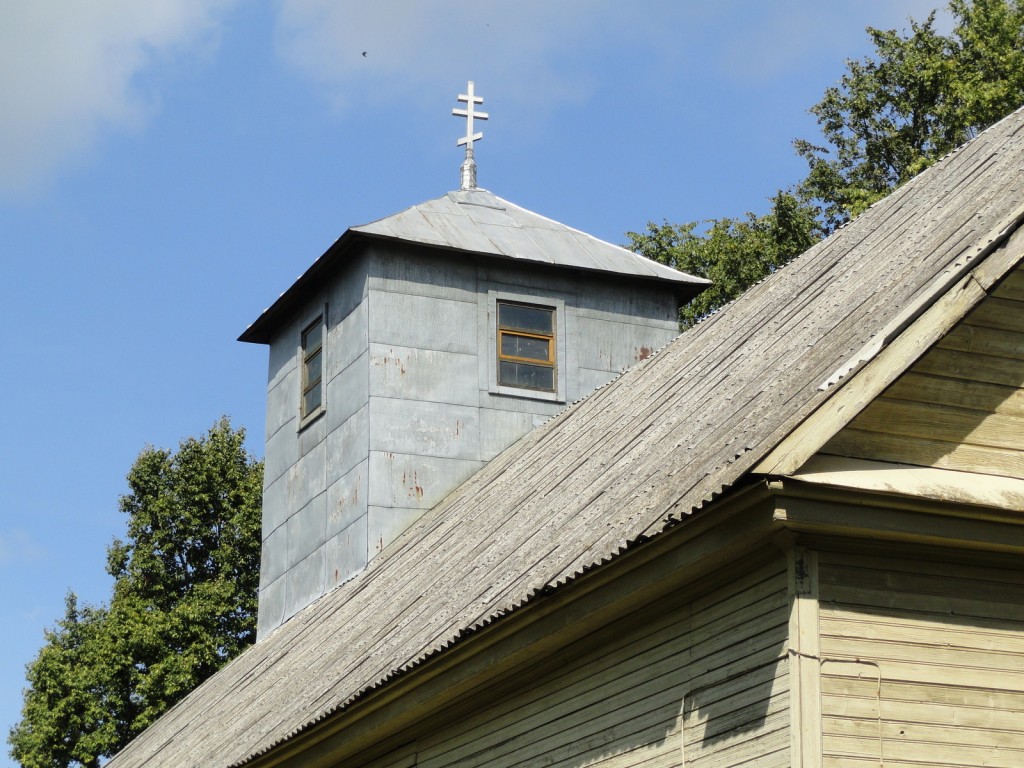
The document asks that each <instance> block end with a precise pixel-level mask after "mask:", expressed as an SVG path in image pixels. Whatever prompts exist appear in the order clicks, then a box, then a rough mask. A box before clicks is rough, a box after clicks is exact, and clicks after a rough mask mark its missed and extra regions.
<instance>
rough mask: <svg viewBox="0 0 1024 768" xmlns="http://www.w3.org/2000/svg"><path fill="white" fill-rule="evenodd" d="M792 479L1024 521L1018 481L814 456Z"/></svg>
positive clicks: (1023, 488)
mask: <svg viewBox="0 0 1024 768" xmlns="http://www.w3.org/2000/svg"><path fill="white" fill-rule="evenodd" d="M792 479H793V480H797V481H799V482H802V483H810V484H812V485H817V486H823V487H828V488H837V489H838V488H845V489H847V490H850V491H866V492H870V493H880V494H887V495H895V496H901V497H910V498H921V499H928V500H930V501H933V502H949V503H953V504H957V505H967V506H969V507H973V508H987V509H989V510H991V511H990V512H989V513H988V514H989V516H990V517H991V519H1006V520H1013V519H1020V520H1024V480H1021V479H1019V478H1014V477H1001V476H998V475H983V474H979V473H976V472H962V471H956V470H951V469H938V468H934V467H916V466H910V465H907V464H893V463H890V462H884V461H871V460H868V459H851V458H845V457H842V456H829V455H824V454H816V455H814V456H812V457H811V458H810V459H809V460H808V461H807V462H806V463H805V464H804V465H803V466H802V467H801V468H800V470H799V471H798V472H796V473H795V474H794V475H792ZM979 514H980V512H979Z"/></svg>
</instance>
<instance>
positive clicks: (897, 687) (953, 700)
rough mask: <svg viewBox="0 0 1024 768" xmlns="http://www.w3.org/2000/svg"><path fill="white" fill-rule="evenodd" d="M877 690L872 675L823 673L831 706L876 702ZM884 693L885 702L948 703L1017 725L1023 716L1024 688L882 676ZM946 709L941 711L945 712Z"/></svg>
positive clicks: (962, 712) (963, 713) (960, 711)
mask: <svg viewBox="0 0 1024 768" xmlns="http://www.w3.org/2000/svg"><path fill="white" fill-rule="evenodd" d="M877 693H878V684H877V682H876V681H875V680H874V679H872V678H866V677H841V676H839V675H826V676H824V677H822V694H823V696H825V697H827V698H828V700H829V702H834V703H833V704H830V706H841V705H842V702H844V701H846V700H851V701H852V700H857V701H861V700H863V701H866V702H870V703H872V706H874V702H875V701H876V698H875V697H876V696H877ZM881 694H882V700H883V702H885V706H890V705H891V706H893V707H899V706H902V705H910V704H915V705H916V704H921V705H922V706H930V707H940V708H942V707H945V708H947V709H948V710H949V711H952V712H954V713H957V714H956V715H955V716H956V717H971V718H982V717H993V718H1003V717H1006V718H1009V719H1012V720H1013V721H1014V722H1017V723H1018V725H1020V724H1021V719H1020V717H1019V716H1018V714H1017V713H1019V712H1021V711H1024V691H1010V690H1006V689H996V688H980V687H971V686H955V685H948V684H947V683H945V682H943V683H940V684H938V685H930V684H927V683H923V682H907V681H901V680H888V679H885V680H882V689H881ZM947 709H940V710H938V711H942V712H945V711H947Z"/></svg>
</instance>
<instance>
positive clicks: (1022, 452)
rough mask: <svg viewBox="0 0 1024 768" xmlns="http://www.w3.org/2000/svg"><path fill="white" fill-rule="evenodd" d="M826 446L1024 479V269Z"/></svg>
mask: <svg viewBox="0 0 1024 768" xmlns="http://www.w3.org/2000/svg"><path fill="white" fill-rule="evenodd" d="M822 452H823V453H831V454H836V455H840V456H852V457H856V458H862V459H879V460H883V461H893V462H898V463H903V464H914V465H918V466H927V467H939V468H943V469H955V470H961V471H969V472H979V473H982V474H995V475H1002V476H1005V477H1016V478H1024V268H1022V267H1020V266H1018V267H1017V268H1016V270H1014V271H1013V272H1011V273H1010V275H1009V276H1008V277H1007V278H1006V279H1004V280H1003V282H1002V283H1001V284H1000V285H999V286H998V287H997V288H996V290H995V291H994V292H993V293H992V295H991V296H990V297H988V298H987V299H985V300H984V301H983V302H982V303H981V305H980V306H979V307H977V308H976V309H975V310H974V311H973V312H972V313H971V314H970V315H968V316H967V318H965V319H964V320H963V321H962V322H961V323H959V324H958V325H957V326H956V327H955V328H954V329H953V330H952V331H951V332H950V333H949V334H947V336H946V337H945V338H944V339H942V340H941V341H940V342H939V343H938V344H937V345H936V346H935V348H933V349H931V350H930V351H929V352H927V353H926V354H925V355H924V357H922V358H921V359H920V360H919V361H918V362H917V363H916V364H915V365H914V366H913V367H912V368H911V369H910V370H909V371H908V372H907V373H906V374H904V375H903V376H902V377H901V378H900V379H898V380H897V381H896V382H895V383H894V384H893V385H892V386H891V387H889V389H888V390H886V392H884V393H883V394H882V395H881V397H879V398H878V399H877V400H876V401H875V402H873V403H871V404H870V405H869V406H868V407H867V408H866V409H864V411H863V412H862V413H861V414H860V415H859V416H857V417H856V418H855V419H854V420H853V421H852V422H851V423H850V424H849V425H848V426H847V427H846V428H845V429H843V430H842V431H840V432H839V434H838V435H836V436H835V437H834V438H833V439H832V440H831V441H829V443H828V444H826V445H825V447H824V448H823V449H822Z"/></svg>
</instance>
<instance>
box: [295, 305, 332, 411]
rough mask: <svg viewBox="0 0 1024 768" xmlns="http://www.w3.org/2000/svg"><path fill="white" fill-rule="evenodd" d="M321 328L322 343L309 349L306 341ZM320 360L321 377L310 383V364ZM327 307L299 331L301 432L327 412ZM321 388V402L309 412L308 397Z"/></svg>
mask: <svg viewBox="0 0 1024 768" xmlns="http://www.w3.org/2000/svg"><path fill="white" fill-rule="evenodd" d="M317 326H319V328H320V343H319V345H318V346H317V347H316V348H315V349H313V350H309V349H307V345H306V339H307V337H308V336H309V334H310V333H311V332H312V331H313V330H314V329H315V328H316V327H317ZM317 356H319V358H320V375H319V377H318V378H317V379H316V380H315V381H313V382H310V381H309V364H310V363H311V362H312V361H313V360H314V359H315V358H316V357H317ZM326 361H327V307H326V306H324V307H323V308H322V309H321V311H320V312H319V313H318V314H317V316H316V317H315V318H313V319H312V320H311V321H309V322H307V323H304V324H303V325H302V326H301V330H300V331H299V345H298V363H299V430H300V431H301V430H303V429H304V428H305V427H307V426H308V425H309V424H312V423H313V422H314V421H316V420H317V419H319V418H320V417H321V416H322V415H323V414H324V413H325V412H326V411H327V405H326V402H325V400H326V394H327V391H326V390H327V388H326V386H325V382H324V372H325V371H326V370H327V363H326ZM317 385H319V386H320V400H319V402H318V403H317V404H316V405H315V406H314V407H313V408H311V409H309V410H308V411H307V410H306V395H307V394H308V393H309V392H310V391H311V390H312V389H313V387H315V386H317Z"/></svg>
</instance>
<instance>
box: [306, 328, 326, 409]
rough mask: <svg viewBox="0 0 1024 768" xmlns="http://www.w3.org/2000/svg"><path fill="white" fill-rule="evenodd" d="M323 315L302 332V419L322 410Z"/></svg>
mask: <svg viewBox="0 0 1024 768" xmlns="http://www.w3.org/2000/svg"><path fill="white" fill-rule="evenodd" d="M323 338H324V316H323V315H320V316H319V317H317V319H316V320H314V321H313V322H312V323H310V324H309V325H308V326H307V327H306V330H304V331H303V332H302V412H301V417H302V419H306V418H308V417H310V416H313V415H314V414H317V413H319V412H320V411H321V410H323V368H324V355H323Z"/></svg>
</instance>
